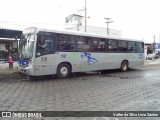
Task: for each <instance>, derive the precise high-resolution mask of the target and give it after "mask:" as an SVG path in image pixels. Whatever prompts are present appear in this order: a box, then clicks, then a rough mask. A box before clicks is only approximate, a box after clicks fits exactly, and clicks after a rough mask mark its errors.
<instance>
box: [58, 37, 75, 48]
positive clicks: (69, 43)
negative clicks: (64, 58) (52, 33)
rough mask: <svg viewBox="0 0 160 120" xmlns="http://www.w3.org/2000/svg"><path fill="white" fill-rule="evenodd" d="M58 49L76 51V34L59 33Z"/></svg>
mask: <svg viewBox="0 0 160 120" xmlns="http://www.w3.org/2000/svg"><path fill="white" fill-rule="evenodd" d="M58 50H65V51H68V50H69V51H74V50H76V41H75V36H72V35H65V34H59V37H58Z"/></svg>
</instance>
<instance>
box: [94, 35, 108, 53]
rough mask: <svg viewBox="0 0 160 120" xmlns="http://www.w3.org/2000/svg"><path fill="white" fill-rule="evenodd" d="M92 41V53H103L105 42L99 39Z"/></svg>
mask: <svg viewBox="0 0 160 120" xmlns="http://www.w3.org/2000/svg"><path fill="white" fill-rule="evenodd" d="M92 39H93V50H94V51H105V40H104V39H99V38H92Z"/></svg>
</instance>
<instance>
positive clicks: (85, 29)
mask: <svg viewBox="0 0 160 120" xmlns="http://www.w3.org/2000/svg"><path fill="white" fill-rule="evenodd" d="M84 10H85V28H84V31H85V32H87V0H85V8H84Z"/></svg>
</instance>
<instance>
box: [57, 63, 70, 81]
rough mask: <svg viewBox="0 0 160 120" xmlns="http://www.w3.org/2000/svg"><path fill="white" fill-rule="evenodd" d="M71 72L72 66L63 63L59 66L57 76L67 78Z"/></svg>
mask: <svg viewBox="0 0 160 120" xmlns="http://www.w3.org/2000/svg"><path fill="white" fill-rule="evenodd" d="M70 73H71V68H70V66H69V65H68V64H66V63H62V64H60V65H59V66H58V68H57V76H58V78H66V77H69V76H70Z"/></svg>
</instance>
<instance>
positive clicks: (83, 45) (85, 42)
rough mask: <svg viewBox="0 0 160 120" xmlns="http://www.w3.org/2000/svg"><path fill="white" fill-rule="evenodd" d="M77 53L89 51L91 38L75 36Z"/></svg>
mask: <svg viewBox="0 0 160 120" xmlns="http://www.w3.org/2000/svg"><path fill="white" fill-rule="evenodd" d="M76 40H77V44H78V46H77V49H78V51H91V38H90V37H85V36H83V37H82V36H77V37H76Z"/></svg>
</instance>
